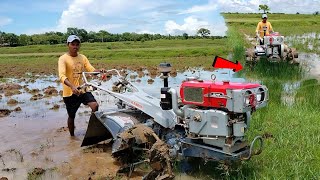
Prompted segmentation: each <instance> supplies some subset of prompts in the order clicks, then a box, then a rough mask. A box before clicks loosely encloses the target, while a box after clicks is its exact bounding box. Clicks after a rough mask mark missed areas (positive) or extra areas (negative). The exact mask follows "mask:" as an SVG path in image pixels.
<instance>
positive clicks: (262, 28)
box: [256, 14, 273, 43]
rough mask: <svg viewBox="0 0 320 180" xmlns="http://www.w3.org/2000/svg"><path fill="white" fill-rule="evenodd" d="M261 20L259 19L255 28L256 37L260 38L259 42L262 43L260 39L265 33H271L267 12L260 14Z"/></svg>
mask: <svg viewBox="0 0 320 180" xmlns="http://www.w3.org/2000/svg"><path fill="white" fill-rule="evenodd" d="M261 18H262V21H260V22H259V23H258V25H257V28H256V37H257V38H258V39H260V43H262V42H263V41H262V39H263V37H264V36H265V35H269V34H271V33H273V29H272V26H271V23H270V22H267V19H268V16H267V14H262V16H261Z"/></svg>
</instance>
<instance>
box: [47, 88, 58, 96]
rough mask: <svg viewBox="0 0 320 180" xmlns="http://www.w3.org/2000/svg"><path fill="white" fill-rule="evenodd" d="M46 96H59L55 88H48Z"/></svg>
mask: <svg viewBox="0 0 320 180" xmlns="http://www.w3.org/2000/svg"><path fill="white" fill-rule="evenodd" d="M44 94H45V95H47V96H57V95H58V94H59V92H58V90H56V88H55V87H52V86H48V87H47V88H45V89H44Z"/></svg>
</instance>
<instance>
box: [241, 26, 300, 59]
mask: <svg viewBox="0 0 320 180" xmlns="http://www.w3.org/2000/svg"><path fill="white" fill-rule="evenodd" d="M256 42H257V43H256V45H255V46H254V47H253V48H249V49H247V50H246V63H247V64H254V63H256V62H258V61H259V60H260V58H261V57H265V58H267V59H268V60H269V61H273V62H280V61H287V62H289V63H291V64H296V63H298V62H297V61H296V58H298V52H297V50H296V49H295V48H291V47H289V46H288V45H287V44H285V43H284V36H281V35H280V34H279V33H277V32H276V33H272V34H269V35H265V36H264V37H263V38H261V39H260V38H258V37H257V41H256Z"/></svg>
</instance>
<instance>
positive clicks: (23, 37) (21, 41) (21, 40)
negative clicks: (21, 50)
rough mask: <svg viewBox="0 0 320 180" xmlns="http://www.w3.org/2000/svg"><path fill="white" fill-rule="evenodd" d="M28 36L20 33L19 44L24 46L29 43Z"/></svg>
mask: <svg viewBox="0 0 320 180" xmlns="http://www.w3.org/2000/svg"><path fill="white" fill-rule="evenodd" d="M30 39H31V38H30V37H29V36H28V35H26V34H20V36H19V45H21V46H26V45H29V44H30Z"/></svg>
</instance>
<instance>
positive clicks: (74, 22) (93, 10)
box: [58, 0, 157, 31]
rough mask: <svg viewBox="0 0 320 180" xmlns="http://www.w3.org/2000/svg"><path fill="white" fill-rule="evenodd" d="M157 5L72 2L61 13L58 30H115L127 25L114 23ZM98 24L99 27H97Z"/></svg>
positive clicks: (122, 1) (116, 0) (143, 1)
mask: <svg viewBox="0 0 320 180" xmlns="http://www.w3.org/2000/svg"><path fill="white" fill-rule="evenodd" d="M156 5H157V3H155V2H149V1H147V0H135V1H129V0H74V1H72V2H70V5H69V7H68V9H67V10H65V11H63V12H62V15H61V17H60V19H59V22H58V29H59V30H60V31H65V30H66V29H67V28H68V27H78V28H83V29H86V30H88V31H90V30H92V31H96V30H101V29H99V28H103V29H104V30H111V29H117V28H121V27H124V26H128V24H124V23H115V21H116V19H118V20H120V21H124V20H127V19H129V18H131V17H132V16H134V15H136V14H141V13H143V12H144V11H145V10H148V9H152V8H153V7H154V6H156ZM99 24H100V25H99Z"/></svg>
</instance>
